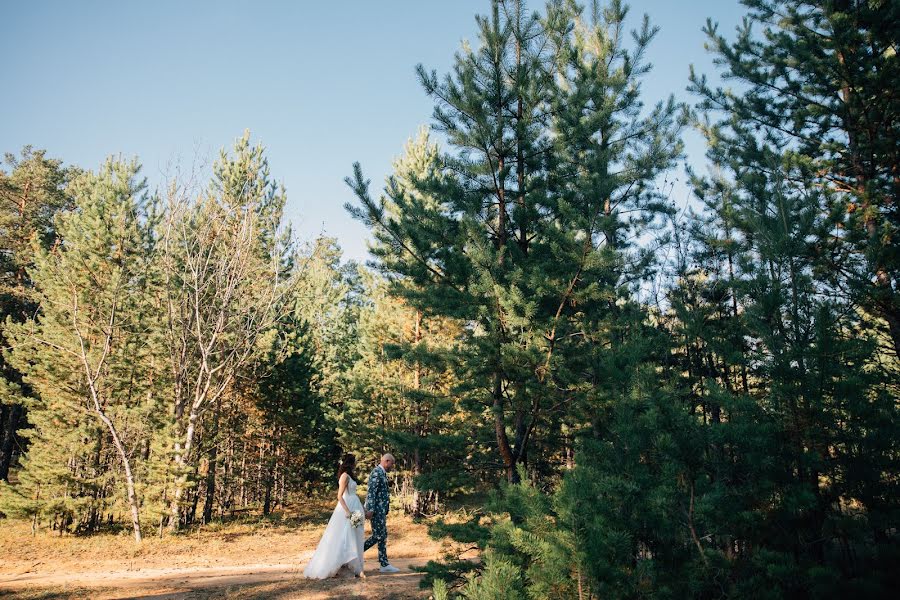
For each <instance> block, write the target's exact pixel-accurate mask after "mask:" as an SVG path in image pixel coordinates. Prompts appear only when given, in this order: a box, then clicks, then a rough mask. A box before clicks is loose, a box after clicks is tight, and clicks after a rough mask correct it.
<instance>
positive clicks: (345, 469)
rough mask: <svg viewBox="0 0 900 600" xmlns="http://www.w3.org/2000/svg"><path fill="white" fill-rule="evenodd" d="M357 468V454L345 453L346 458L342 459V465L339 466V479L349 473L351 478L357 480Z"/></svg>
mask: <svg viewBox="0 0 900 600" xmlns="http://www.w3.org/2000/svg"><path fill="white" fill-rule="evenodd" d="M355 469H356V456H354V455H353V454H345V455H344V458H342V459H341V466H340V467H338V479H340V478H341V475H343V474H344V473H347V474H348V475H350V479H352V480H353V481H356V475H355V474H354V473H353V471H354V470H355Z"/></svg>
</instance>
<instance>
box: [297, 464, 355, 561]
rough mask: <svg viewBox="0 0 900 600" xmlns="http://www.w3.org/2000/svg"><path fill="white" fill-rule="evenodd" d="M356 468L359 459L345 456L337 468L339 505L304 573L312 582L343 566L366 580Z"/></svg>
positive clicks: (335, 508)
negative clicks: (355, 476) (355, 475)
mask: <svg viewBox="0 0 900 600" xmlns="http://www.w3.org/2000/svg"><path fill="white" fill-rule="evenodd" d="M355 468H356V457H355V456H354V455H352V454H345V455H344V458H343V460H341V466H340V468H339V469H338V493H337V497H338V503H337V506H335V507H334V512H333V513H332V514H331V519H330V520H329V521H328V526H327V527H326V528H325V533H323V534H322V539H321V540H320V541H319V546H318V547H317V548H316V552H315V553H314V554H313V556H312V558H311V559H310V560H309V564H308V565H306V569H304V570H303V574H304V575H305V576H306V577H308V578H310V579H327V578H328V577H332V576H334V575H336V574H337V572H338V571H339V570H340V569H341V567H342V566H344V565H347V567H348V568H349V569H350V570H351V571H353V573H354V575H356V576H357V577H360V576H362V577H365V574H363V529H364V528H365V521H364V519H365V517H364V515H365V511H364V510H363V505H362V502H360V501H359V497H358V496H357V495H356V481H355V478H354V474H353V471H354V469H355ZM354 513H357V514H354ZM355 522H358V523H357V524H355Z"/></svg>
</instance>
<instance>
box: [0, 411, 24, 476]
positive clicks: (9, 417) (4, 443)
mask: <svg viewBox="0 0 900 600" xmlns="http://www.w3.org/2000/svg"><path fill="white" fill-rule="evenodd" d="M23 412H24V409H23V408H22V405H21V404H10V405H5V404H4V405H3V417H4V418H3V419H2V421H0V426H2V427H3V430H2V432H0V479H2V480H3V481H9V467H10V465H12V455H13V448H14V447H15V442H16V430H18V428H19V421H20V419H21V416H22V413H23Z"/></svg>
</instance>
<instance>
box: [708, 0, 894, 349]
mask: <svg viewBox="0 0 900 600" xmlns="http://www.w3.org/2000/svg"><path fill="white" fill-rule="evenodd" d="M743 4H744V5H746V6H747V7H748V9H749V13H748V15H747V18H746V19H745V21H744V23H743V24H742V25H741V27H739V28H738V31H737V35H736V38H735V39H734V41H729V40H728V39H726V38H725V37H724V36H723V35H721V34H720V33H719V32H718V29H717V27H716V26H715V25H714V24H712V23H711V22H710V23H708V24H707V27H706V33H707V35H708V37H709V42H708V45H707V47H708V48H709V49H710V50H711V51H712V52H713V53H714V55H715V56H716V61H717V64H719V65H720V66H721V68H722V70H723V75H724V76H726V77H728V78H730V79H732V80H735V81H736V82H737V84H738V85H737V86H736V87H735V88H733V89H731V88H729V89H723V88H713V87H711V86H710V85H709V84H708V83H707V81H706V78H705V77H703V76H701V75H696V74H692V86H691V87H692V89H693V90H694V91H695V92H696V93H698V94H699V95H700V96H701V97H702V99H703V100H702V103H701V108H702V109H704V110H709V111H713V112H714V113H715V114H716V115H722V120H721V122H718V123H714V124H713V126H712V130H711V132H710V135H711V138H713V137H714V138H715V149H714V151H715V152H716V153H717V154H719V155H720V157H719V159H720V160H721V164H724V163H725V162H727V161H737V162H739V163H740V164H741V165H742V168H745V169H751V168H753V169H760V170H762V171H770V170H771V169H772V165H771V164H770V163H769V162H768V158H767V156H766V155H767V153H770V154H776V155H781V154H784V155H785V156H788V157H790V161H791V165H790V169H789V171H790V173H789V175H788V176H787V178H786V179H785V184H786V185H792V186H794V187H795V188H803V187H805V186H807V185H810V184H812V185H815V186H817V187H821V188H822V189H823V190H825V191H827V194H823V195H822V197H821V198H820V202H821V206H820V210H822V211H824V212H826V213H827V214H828V218H827V219H823V222H822V223H821V224H820V227H821V228H822V233H823V235H821V236H820V237H821V240H820V243H819V245H818V246H817V247H816V248H815V252H816V256H817V259H818V260H819V266H820V267H821V268H824V269H827V270H828V271H829V272H830V273H831V276H832V285H835V286H836V287H838V288H840V289H842V290H844V291H845V292H847V293H851V294H852V295H853V296H854V298H855V299H856V301H857V302H859V303H860V304H861V305H862V306H864V307H865V308H866V309H867V310H869V311H871V312H872V313H873V314H876V315H878V317H879V318H880V319H881V323H882V324H883V325H884V327H885V328H886V330H887V332H888V334H889V336H890V339H891V341H892V346H893V352H894V354H895V355H896V354H898V353H900V295H898V292H897V281H898V279H900V277H898V273H897V269H898V261H900V253H898V245H897V244H898V241H897V240H898V236H897V228H898V226H900V214H898V208H897V194H898V180H897V176H896V170H897V164H898V160H900V155H898V149H897V143H896V141H897V137H898V133H900V132H898V127H900V125H898V123H900V118H898V115H900V100H898V99H897V97H896V94H894V93H893V92H892V90H896V89H897V88H898V86H900V64H898V61H897V56H896V48H897V30H898V28H900V8H898V7H897V4H896V3H894V2H854V1H850V0H835V1H829V2H803V1H798V0H745V1H744V2H743ZM713 118H715V116H713ZM798 191H799V189H798Z"/></svg>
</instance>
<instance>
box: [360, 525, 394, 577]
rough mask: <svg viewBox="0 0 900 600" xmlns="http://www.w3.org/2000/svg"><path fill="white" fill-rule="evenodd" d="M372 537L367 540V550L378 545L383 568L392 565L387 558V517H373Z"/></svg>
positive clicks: (379, 560)
mask: <svg viewBox="0 0 900 600" xmlns="http://www.w3.org/2000/svg"><path fill="white" fill-rule="evenodd" d="M371 523H372V535H371V536H369V539H367V540H366V545H365V549H366V550H368V549H369V548H371V547H372V546H374V545H375V544H378V562H379V563H380V564H381V566H382V567H384V566H386V565H388V564H390V563H389V562H388V557H387V515H379V514H378V513H376V514H374V515H372V520H371Z"/></svg>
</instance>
